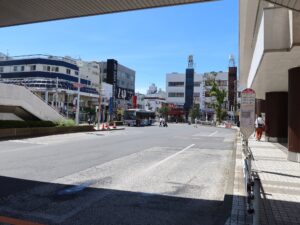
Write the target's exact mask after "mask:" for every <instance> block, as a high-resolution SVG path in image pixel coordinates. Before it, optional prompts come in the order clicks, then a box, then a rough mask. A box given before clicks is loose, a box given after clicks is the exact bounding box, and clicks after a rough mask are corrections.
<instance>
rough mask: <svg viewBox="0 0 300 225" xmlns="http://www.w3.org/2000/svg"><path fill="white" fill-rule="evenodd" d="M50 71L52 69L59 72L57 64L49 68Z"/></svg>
mask: <svg viewBox="0 0 300 225" xmlns="http://www.w3.org/2000/svg"><path fill="white" fill-rule="evenodd" d="M51 71H52V72H59V68H58V66H53V67H52V68H51Z"/></svg>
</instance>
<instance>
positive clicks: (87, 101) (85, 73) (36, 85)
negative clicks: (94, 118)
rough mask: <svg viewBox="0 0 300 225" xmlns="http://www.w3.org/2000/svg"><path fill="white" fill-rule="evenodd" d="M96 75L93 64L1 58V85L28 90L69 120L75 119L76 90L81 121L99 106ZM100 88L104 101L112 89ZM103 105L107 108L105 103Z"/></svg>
mask: <svg viewBox="0 0 300 225" xmlns="http://www.w3.org/2000/svg"><path fill="white" fill-rule="evenodd" d="M99 75H100V72H99V64H97V63H96V62H84V61H82V60H75V59H72V58H71V57H58V56H50V55H27V56H18V57H8V56H5V55H4V54H1V55H0V82H3V83H10V84H16V85H22V86H25V87H27V88H28V89H30V90H31V91H32V92H33V93H35V94H36V95H37V96H39V97H40V98H42V99H43V100H44V101H45V102H46V103H48V104H50V105H51V106H53V107H55V108H56V109H57V110H58V111H59V112H60V113H62V114H64V115H65V116H66V117H68V118H75V112H76V104H77V97H78V87H79V89H80V112H81V114H80V116H81V120H86V114H87V113H85V112H93V111H95V109H96V106H98V105H99V101H98V99H99V94H98V93H99V92H98V90H99V81H100V80H99ZM103 87H104V90H105V91H104V93H106V94H107V96H104V97H106V99H107V98H109V94H110V92H111V90H110V89H112V86H111V85H108V84H107V85H103ZM104 99H105V98H104ZM103 104H105V105H107V104H108V103H107V100H106V103H105V101H103Z"/></svg>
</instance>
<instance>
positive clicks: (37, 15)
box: [0, 0, 214, 27]
mask: <svg viewBox="0 0 300 225" xmlns="http://www.w3.org/2000/svg"><path fill="white" fill-rule="evenodd" d="M209 1H214V0H43V1H41V0H1V1H0V27H6V26H13V25H20V24H28V23H35V22H43V21H50V20H58V19H66V18H75V17H82V16H92V15H100V14H108V13H116V12H125V11H130V10H138V9H147V8H155V7H163V6H173V5H181V4H189V3H198V2H209Z"/></svg>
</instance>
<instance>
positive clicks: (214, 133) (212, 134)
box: [208, 130, 218, 137]
mask: <svg viewBox="0 0 300 225" xmlns="http://www.w3.org/2000/svg"><path fill="white" fill-rule="evenodd" d="M217 133H218V131H217V130H216V131H215V132H213V133H211V134H210V135H208V137H212V136H214V135H216V134H217Z"/></svg>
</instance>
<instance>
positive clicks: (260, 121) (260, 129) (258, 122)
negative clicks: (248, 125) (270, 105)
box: [255, 114, 265, 141]
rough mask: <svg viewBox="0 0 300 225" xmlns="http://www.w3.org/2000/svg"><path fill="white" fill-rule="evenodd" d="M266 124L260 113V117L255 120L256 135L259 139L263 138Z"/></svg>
mask: <svg viewBox="0 0 300 225" xmlns="http://www.w3.org/2000/svg"><path fill="white" fill-rule="evenodd" d="M264 126H265V121H264V120H263V118H262V117H261V114H259V115H258V117H257V118H256V120H255V128H256V135H255V136H256V140H257V141H260V139H261V136H262V133H263V129H264Z"/></svg>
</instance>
